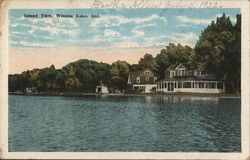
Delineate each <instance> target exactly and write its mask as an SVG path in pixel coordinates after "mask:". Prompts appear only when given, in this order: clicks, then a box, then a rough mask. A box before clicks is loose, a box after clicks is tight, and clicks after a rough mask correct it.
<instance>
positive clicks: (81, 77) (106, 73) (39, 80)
mask: <svg viewBox="0 0 250 160" xmlns="http://www.w3.org/2000/svg"><path fill="white" fill-rule="evenodd" d="M179 63H182V64H184V65H185V66H187V67H189V68H204V69H207V70H209V71H210V72H212V73H214V74H215V75H216V77H217V79H220V80H224V81H225V82H226V92H227V93H240V80H241V79H240V75H241V74H240V73H241V16H240V15H237V22H236V24H235V25H232V23H231V21H230V19H229V17H226V16H225V14H223V16H222V17H220V18H217V20H216V22H214V21H212V22H211V24H210V25H209V26H208V27H207V28H206V29H204V30H203V31H202V33H201V35H200V37H199V40H198V42H197V44H196V45H195V47H194V48H191V47H189V46H182V45H181V44H178V45H175V44H172V43H170V44H169V45H168V46H166V48H165V49H162V50H161V52H160V53H159V54H157V55H156V57H153V56H152V55H151V54H145V55H144V57H142V58H141V59H140V60H139V62H138V64H132V65H131V64H129V63H127V62H125V61H116V62H114V63H113V64H111V65H110V64H107V63H102V62H100V63H98V62H96V61H92V60H87V59H83V60H78V61H76V62H73V63H69V64H68V65H66V66H64V67H62V69H55V67H54V66H53V65H52V66H50V67H48V68H43V69H34V70H31V71H29V70H28V71H25V72H23V73H21V74H15V75H9V91H10V92H14V91H22V92H23V91H25V89H26V88H33V89H36V90H37V91H38V92H54V91H74V92H75V91H79V92H94V91H95V87H96V86H97V85H99V84H100V81H102V82H103V83H104V84H106V85H107V86H109V87H110V88H112V89H113V90H116V91H117V90H119V91H122V90H124V89H126V88H127V78H128V75H129V72H134V71H139V70H141V69H144V68H150V69H152V70H153V71H155V73H156V74H157V75H158V77H159V79H162V78H164V71H165V70H166V68H168V67H171V66H172V65H176V64H179Z"/></svg>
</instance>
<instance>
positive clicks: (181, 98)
mask: <svg viewBox="0 0 250 160" xmlns="http://www.w3.org/2000/svg"><path fill="white" fill-rule="evenodd" d="M156 101H157V102H158V103H169V102H172V103H177V102H195V101H212V102H215V103H216V104H217V103H218V102H219V97H191V96H156Z"/></svg>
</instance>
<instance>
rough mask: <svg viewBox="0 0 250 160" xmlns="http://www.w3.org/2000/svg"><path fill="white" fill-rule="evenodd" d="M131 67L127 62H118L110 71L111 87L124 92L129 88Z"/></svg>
mask: <svg viewBox="0 0 250 160" xmlns="http://www.w3.org/2000/svg"><path fill="white" fill-rule="evenodd" d="M129 72H130V65H129V64H128V63H127V62H125V61H116V62H114V63H113V64H112V67H111V69H110V70H109V85H110V86H112V87H116V88H117V89H119V90H123V89H125V88H126V87H127V80H128V75H129Z"/></svg>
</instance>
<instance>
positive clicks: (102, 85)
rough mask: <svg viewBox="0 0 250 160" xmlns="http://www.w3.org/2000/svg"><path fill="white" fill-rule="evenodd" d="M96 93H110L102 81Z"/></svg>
mask: <svg viewBox="0 0 250 160" xmlns="http://www.w3.org/2000/svg"><path fill="white" fill-rule="evenodd" d="M96 93H109V91H108V87H107V86H105V85H104V84H103V83H102V81H101V82H100V85H99V86H96Z"/></svg>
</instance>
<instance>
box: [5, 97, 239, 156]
mask: <svg viewBox="0 0 250 160" xmlns="http://www.w3.org/2000/svg"><path fill="white" fill-rule="evenodd" d="M240 104H241V100H240V98H206V97H176V96H172V97H171V96H170V97H167V96H133V97H132V96H131V97H129V96H106V97H101V96H85V97H60V96H58V97H57V96H14V95H11V96H9V151H12V152H16V151H36V152H38V151H54V152H56V151H75V152H77V151H79V152H80V151H82V152H92V151H95V152H98V151H99V152H102V151H107V152H108V151H145V152H156V151H157V152H197V151H198V152H240V151H241V129H240V125H241V123H240V121H241V118H240V117H241V116H240V113H241V109H240Z"/></svg>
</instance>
